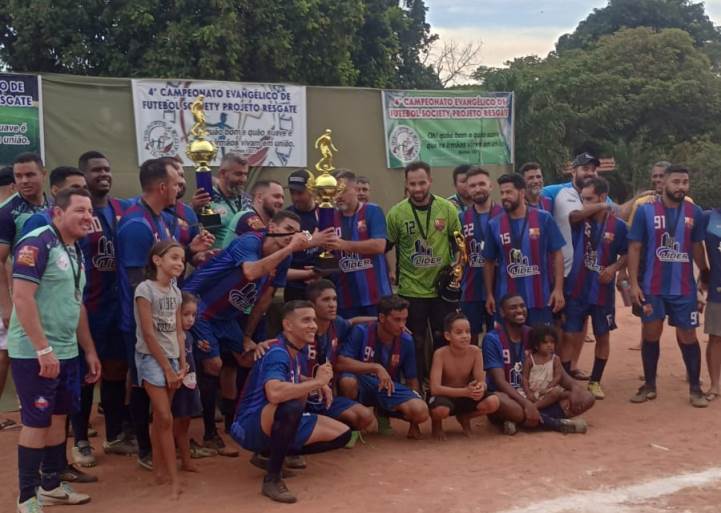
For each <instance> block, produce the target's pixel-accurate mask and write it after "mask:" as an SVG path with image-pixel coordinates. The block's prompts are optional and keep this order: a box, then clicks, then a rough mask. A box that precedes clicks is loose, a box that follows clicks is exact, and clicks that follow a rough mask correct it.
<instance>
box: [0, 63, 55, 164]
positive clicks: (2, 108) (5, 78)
mask: <svg viewBox="0 0 721 513" xmlns="http://www.w3.org/2000/svg"><path fill="white" fill-rule="evenodd" d="M26 151H32V152H34V153H38V154H39V155H40V156H41V157H43V159H44V158H45V150H44V148H43V109H42V92H41V90H40V77H39V76H37V75H15V74H12V73H0V165H3V166H4V165H8V164H11V163H12V162H13V160H15V157H16V156H17V155H19V154H20V153H23V152H26Z"/></svg>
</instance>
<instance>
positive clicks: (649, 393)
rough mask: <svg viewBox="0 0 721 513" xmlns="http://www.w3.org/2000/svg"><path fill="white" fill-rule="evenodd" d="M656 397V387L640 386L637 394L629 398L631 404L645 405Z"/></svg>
mask: <svg viewBox="0 0 721 513" xmlns="http://www.w3.org/2000/svg"><path fill="white" fill-rule="evenodd" d="M656 397H657V395H656V387H652V386H650V385H642V386H641V388H639V389H638V392H636V395H634V396H633V397H631V402H632V403H645V402H646V401H653V400H654V399H656Z"/></svg>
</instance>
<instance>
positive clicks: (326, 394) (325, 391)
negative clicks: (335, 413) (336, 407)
mask: <svg viewBox="0 0 721 513" xmlns="http://www.w3.org/2000/svg"><path fill="white" fill-rule="evenodd" d="M320 395H321V396H323V402H324V403H325V407H326V408H330V405H331V404H333V390H331V389H330V387H329V386H328V385H323V386H322V387H321V389H320Z"/></svg>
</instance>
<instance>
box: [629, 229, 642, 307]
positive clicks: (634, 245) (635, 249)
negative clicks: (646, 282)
mask: <svg viewBox="0 0 721 513" xmlns="http://www.w3.org/2000/svg"><path fill="white" fill-rule="evenodd" d="M640 261H641V242H640V241H636V240H630V241H628V255H627V257H626V269H627V270H628V281H629V283H630V285H631V299H632V300H633V301H634V303H637V304H639V305H640V304H641V303H643V302H644V301H645V298H644V297H643V293H642V292H641V288H640V286H639V284H638V265H639V262H640Z"/></svg>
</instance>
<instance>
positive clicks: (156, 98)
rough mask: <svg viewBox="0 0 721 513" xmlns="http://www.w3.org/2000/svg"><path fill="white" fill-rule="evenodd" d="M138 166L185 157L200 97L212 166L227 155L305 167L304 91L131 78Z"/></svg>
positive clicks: (185, 159)
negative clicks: (211, 146)
mask: <svg viewBox="0 0 721 513" xmlns="http://www.w3.org/2000/svg"><path fill="white" fill-rule="evenodd" d="M132 83H133V109H134V112H135V137H136V140H137V145H138V163H139V164H142V163H143V162H144V161H145V160H147V159H150V158H157V157H167V156H176V155H177V156H179V157H181V158H182V159H183V164H184V165H186V166H191V165H193V163H192V161H191V160H190V159H189V158H188V157H187V155H185V147H186V146H187V144H188V136H189V135H190V129H191V128H192V126H193V115H192V114H191V112H190V104H191V103H192V102H193V101H194V100H195V99H196V98H197V97H198V96H199V95H203V96H204V100H203V107H204V109H203V110H204V113H205V117H206V121H205V126H206V128H207V130H208V140H210V141H212V142H213V143H215V144H216V145H217V147H218V154H217V156H216V158H215V160H214V161H213V162H211V163H210V164H211V165H217V164H218V163H219V162H220V160H221V159H222V158H223V155H225V154H226V153H228V152H231V151H233V152H238V153H241V154H243V155H245V156H246V158H247V159H248V162H249V164H250V165H251V166H270V167H304V166H305V165H306V102H305V87H302V86H290V85H282V84H241V83H236V82H206V81H195V80H192V81H191V80H184V81H169V80H133V81H132Z"/></svg>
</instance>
